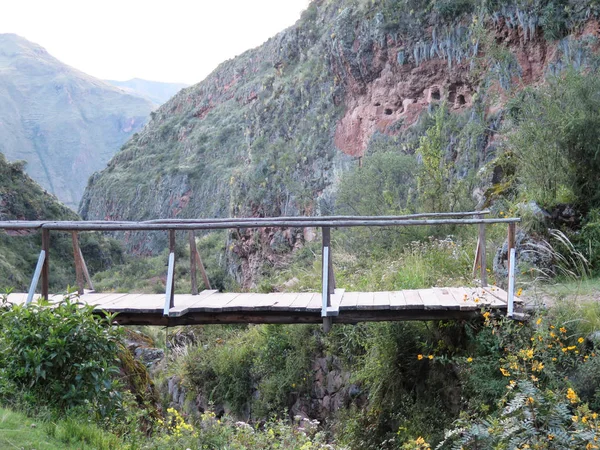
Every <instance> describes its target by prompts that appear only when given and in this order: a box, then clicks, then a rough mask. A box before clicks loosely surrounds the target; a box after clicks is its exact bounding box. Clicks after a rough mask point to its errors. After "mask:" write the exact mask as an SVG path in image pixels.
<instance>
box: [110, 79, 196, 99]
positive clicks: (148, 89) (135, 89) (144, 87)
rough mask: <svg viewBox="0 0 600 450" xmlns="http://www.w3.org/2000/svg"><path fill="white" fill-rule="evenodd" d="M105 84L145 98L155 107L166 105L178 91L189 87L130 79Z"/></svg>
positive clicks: (186, 85)
mask: <svg viewBox="0 0 600 450" xmlns="http://www.w3.org/2000/svg"><path fill="white" fill-rule="evenodd" d="M104 81H105V82H107V83H109V84H111V85H113V86H116V87H119V88H121V89H123V90H124V91H125V92H128V93H131V94H134V95H139V96H140V97H145V98H147V99H149V100H150V101H152V103H154V104H155V105H156V106H160V105H162V104H163V103H166V102H167V100H169V99H170V98H171V97H173V96H174V95H175V94H177V93H178V92H179V91H180V90H182V89H184V88H186V87H188V86H189V84H184V83H164V82H162V81H151V80H143V79H141V78H132V79H131V80H126V81H116V80H104Z"/></svg>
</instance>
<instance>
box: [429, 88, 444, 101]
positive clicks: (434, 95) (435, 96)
mask: <svg viewBox="0 0 600 450" xmlns="http://www.w3.org/2000/svg"><path fill="white" fill-rule="evenodd" d="M440 98H442V96H441V95H440V90H439V89H432V90H431V99H432V100H439V99H440Z"/></svg>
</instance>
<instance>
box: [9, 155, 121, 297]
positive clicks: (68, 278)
mask: <svg viewBox="0 0 600 450" xmlns="http://www.w3.org/2000/svg"><path fill="white" fill-rule="evenodd" d="M78 219H79V218H78V216H77V215H76V214H75V213H74V212H73V211H71V210H70V209H68V208H66V207H65V206H64V205H62V204H61V203H59V202H58V201H57V200H56V198H55V197H53V196H51V195H49V194H48V193H46V192H45V191H43V190H42V188H40V186H39V185H37V184H36V183H35V182H34V181H33V180H32V179H31V178H29V176H27V175H26V174H25V172H24V171H23V163H22V162H15V163H9V162H7V161H6V159H5V158H4V156H3V155H2V154H1V153H0V220H78ZM14 234H15V233H14V232H12V233H11V234H8V233H7V232H5V231H0V279H1V280H2V288H3V289H11V288H13V289H15V290H16V291H21V292H24V291H26V290H27V289H28V288H29V283H30V281H31V277H32V276H33V271H34V269H35V265H36V263H37V259H38V255H39V252H40V250H41V247H42V243H41V239H42V238H41V233H39V232H35V233H33V234H29V233H25V234H24V235H16V236H15V235H14ZM51 239H52V241H51V258H52V270H51V271H50V286H51V289H55V290H56V292H59V291H62V290H63V289H65V286H67V285H74V284H75V267H74V262H73V247H72V241H71V236H70V235H69V234H66V233H52V237H51ZM79 245H80V248H81V251H82V253H83V255H84V257H85V259H86V262H87V264H88V268H89V270H90V272H92V273H94V272H97V271H100V270H104V269H107V268H108V267H110V266H111V265H112V264H113V263H116V262H119V261H121V260H122V258H123V250H122V247H121V245H120V244H119V243H118V242H117V241H116V240H114V239H109V238H105V237H103V236H102V235H101V234H99V233H83V234H81V235H80V244H79Z"/></svg>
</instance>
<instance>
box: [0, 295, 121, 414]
mask: <svg viewBox="0 0 600 450" xmlns="http://www.w3.org/2000/svg"><path fill="white" fill-rule="evenodd" d="M2 306H3V308H2V309H0V325H1V328H0V375H1V376H0V394H1V395H2V397H3V398H4V399H10V398H11V397H14V396H16V395H17V394H18V393H19V392H24V393H25V394H24V400H26V401H27V402H31V403H34V404H37V405H39V406H49V407H52V408H55V409H57V410H59V411H61V410H62V411H65V410H68V409H70V408H73V407H81V406H84V405H86V406H88V407H91V408H93V409H95V410H97V412H98V414H99V415H102V416H105V415H108V414H109V411H110V410H114V409H115V408H118V407H119V401H120V397H119V395H118V390H117V389H116V385H115V379H116V378H115V375H116V374H117V373H118V364H117V360H116V355H117V350H118V343H119V338H120V336H121V330H120V329H119V328H117V327H113V326H112V324H111V320H112V318H111V317H100V316H96V315H93V314H92V310H93V307H92V306H87V305H82V304H80V303H78V302H77V300H76V298H74V297H72V296H69V295H67V296H65V297H64V299H62V300H61V301H59V302H58V303H56V304H53V305H52V306H49V305H47V304H38V303H32V304H31V305H28V306H24V305H8V304H7V303H6V301H5V302H4V303H3V305H2Z"/></svg>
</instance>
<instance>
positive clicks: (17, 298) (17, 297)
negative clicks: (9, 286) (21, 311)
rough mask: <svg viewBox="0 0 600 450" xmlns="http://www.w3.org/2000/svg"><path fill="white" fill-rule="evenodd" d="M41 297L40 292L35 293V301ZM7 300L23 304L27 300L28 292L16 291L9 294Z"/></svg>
mask: <svg viewBox="0 0 600 450" xmlns="http://www.w3.org/2000/svg"><path fill="white" fill-rule="evenodd" d="M39 298H40V295H39V294H37V295H34V296H33V301H37V300H38V299H39ZM7 300H8V301H9V302H10V303H12V304H14V305H22V304H24V303H25V302H26V301H27V294H24V293H22V292H15V293H12V294H8V299H7Z"/></svg>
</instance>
